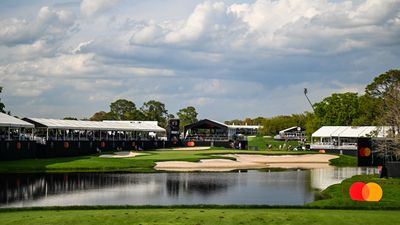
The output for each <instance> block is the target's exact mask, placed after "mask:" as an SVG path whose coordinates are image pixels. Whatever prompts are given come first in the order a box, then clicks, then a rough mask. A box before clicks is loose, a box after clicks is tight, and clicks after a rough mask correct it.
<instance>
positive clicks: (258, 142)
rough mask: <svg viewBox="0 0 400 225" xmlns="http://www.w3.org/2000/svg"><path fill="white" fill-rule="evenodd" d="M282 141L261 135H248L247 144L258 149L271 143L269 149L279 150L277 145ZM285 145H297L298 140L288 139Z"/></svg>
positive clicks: (281, 143)
mask: <svg viewBox="0 0 400 225" xmlns="http://www.w3.org/2000/svg"><path fill="white" fill-rule="evenodd" d="M284 143H285V142H284V141H276V140H274V139H273V138H266V137H262V136H255V137H248V146H249V147H250V146H256V147H258V150H267V145H269V144H271V145H272V149H271V150H280V149H279V146H283V144H284ZM286 145H287V147H288V146H289V145H290V146H291V147H292V148H294V147H297V146H298V145H299V142H298V141H288V142H287V143H286Z"/></svg>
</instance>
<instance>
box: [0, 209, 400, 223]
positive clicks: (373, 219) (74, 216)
mask: <svg viewBox="0 0 400 225" xmlns="http://www.w3.org/2000/svg"><path fill="white" fill-rule="evenodd" d="M399 213H400V211H368V210H321V209H268V208H266V209H223V208H222V209H215V208H186V209H184V208H153V209H141V208H137V209H108V210H40V211H14V212H12V211H11V212H1V213H0V221H1V224H4V225H6V224H13V225H14V224H18V225H24V224H30V225H32V224H40V225H44V224H59V225H62V224H68V225H69V224H87V225H89V224H95V225H98V224H121V225H122V224H143V225H145V224H153V225H155V224H199V225H200V224H207V225H213V224H230V225H236V224H237V225H241V224H246V225H247V224H298V225H302V224H305V225H311V224H328V225H329V224H334V225H336V224H341V225H346V224H398V222H399V220H398V218H399V216H398V215H399Z"/></svg>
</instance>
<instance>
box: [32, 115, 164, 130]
mask: <svg viewBox="0 0 400 225" xmlns="http://www.w3.org/2000/svg"><path fill="white" fill-rule="evenodd" d="M25 120H27V121H31V122H32V123H34V124H35V125H36V127H38V128H39V127H40V128H48V129H63V130H67V129H70V130H103V131H149V132H150V131H153V132H165V129H164V128H162V127H159V126H158V125H157V121H83V120H60V119H43V118H25Z"/></svg>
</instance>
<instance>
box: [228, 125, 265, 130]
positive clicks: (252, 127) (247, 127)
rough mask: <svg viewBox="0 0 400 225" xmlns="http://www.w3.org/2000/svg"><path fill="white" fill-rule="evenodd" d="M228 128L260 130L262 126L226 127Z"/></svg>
mask: <svg viewBox="0 0 400 225" xmlns="http://www.w3.org/2000/svg"><path fill="white" fill-rule="evenodd" d="M227 126H228V127H229V128H232V129H254V130H255V129H260V128H261V127H262V126H258V125H227Z"/></svg>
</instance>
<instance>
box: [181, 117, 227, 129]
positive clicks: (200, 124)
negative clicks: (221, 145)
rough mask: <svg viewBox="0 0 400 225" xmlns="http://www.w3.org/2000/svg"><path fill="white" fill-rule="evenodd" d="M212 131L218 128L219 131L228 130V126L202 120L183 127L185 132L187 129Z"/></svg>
mask: <svg viewBox="0 0 400 225" xmlns="http://www.w3.org/2000/svg"><path fill="white" fill-rule="evenodd" d="M193 128H194V129H212V128H219V129H224V130H226V129H228V125H225V124H223V123H220V122H217V121H213V120H209V119H204V120H199V121H198V122H196V123H192V124H188V125H186V126H185V130H189V129H193Z"/></svg>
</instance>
